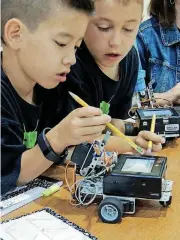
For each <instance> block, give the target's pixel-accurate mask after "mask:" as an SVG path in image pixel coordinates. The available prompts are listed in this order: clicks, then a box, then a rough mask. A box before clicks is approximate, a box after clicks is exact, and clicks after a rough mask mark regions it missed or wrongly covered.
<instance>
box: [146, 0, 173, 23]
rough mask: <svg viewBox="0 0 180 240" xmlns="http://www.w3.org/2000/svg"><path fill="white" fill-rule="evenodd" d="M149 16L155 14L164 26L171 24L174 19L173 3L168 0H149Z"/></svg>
mask: <svg viewBox="0 0 180 240" xmlns="http://www.w3.org/2000/svg"><path fill="white" fill-rule="evenodd" d="M149 11H150V15H151V16H155V17H156V18H157V19H158V20H159V22H160V24H161V25H162V26H165V27H170V26H172V25H173V24H174V23H175V21H176V8H175V3H174V4H172V3H171V1H170V0H151V2H150V5H149Z"/></svg>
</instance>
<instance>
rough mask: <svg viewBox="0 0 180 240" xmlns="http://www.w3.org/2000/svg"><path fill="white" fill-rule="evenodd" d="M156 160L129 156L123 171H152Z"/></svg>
mask: <svg viewBox="0 0 180 240" xmlns="http://www.w3.org/2000/svg"><path fill="white" fill-rule="evenodd" d="M154 161H155V160H153V159H143V158H142V159H139V158H138V159H137V158H127V159H126V161H125V163H124V166H123V167H122V169H121V171H122V172H141V173H151V170H152V167H153V164H154Z"/></svg>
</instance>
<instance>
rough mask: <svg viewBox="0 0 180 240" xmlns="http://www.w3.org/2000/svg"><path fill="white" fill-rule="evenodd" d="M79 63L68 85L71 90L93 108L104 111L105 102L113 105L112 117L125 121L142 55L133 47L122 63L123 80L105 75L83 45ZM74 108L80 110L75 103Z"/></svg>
mask: <svg viewBox="0 0 180 240" xmlns="http://www.w3.org/2000/svg"><path fill="white" fill-rule="evenodd" d="M76 56H77V62H76V64H75V65H73V66H72V67H71V72H70V74H69V75H68V77H67V82H66V83H65V84H66V85H67V87H68V90H69V91H71V92H73V93H75V94H77V95H78V96H79V97H81V98H82V99H83V100H84V101H86V102H87V103H88V104H89V105H91V106H95V107H100V103H101V102H102V101H106V102H109V101H110V100H111V101H110V103H111V106H110V113H109V115H110V116H111V117H112V118H118V119H125V118H127V117H128V114H127V113H128V110H129V109H130V107H131V101H132V96H133V93H134V89H135V85H136V82H137V76H138V62H139V61H138V55H137V52H136V49H135V48H134V47H133V48H132V49H131V51H130V52H129V53H128V54H127V56H126V57H125V58H124V59H123V60H122V61H121V62H120V63H119V80H118V81H114V80H112V79H111V78H109V77H108V76H107V75H105V74H104V73H103V72H102V71H101V69H100V68H99V67H98V65H97V64H96V62H95V60H94V58H93V57H92V55H91V53H90V52H89V50H88V48H87V47H86V45H85V43H84V42H83V43H82V45H81V47H80V49H78V51H77V55H76ZM74 107H78V105H77V104H76V103H74Z"/></svg>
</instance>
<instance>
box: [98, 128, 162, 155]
mask: <svg viewBox="0 0 180 240" xmlns="http://www.w3.org/2000/svg"><path fill="white" fill-rule="evenodd" d="M130 138H131V139H132V140H133V142H135V143H136V144H137V145H138V146H140V147H142V148H143V149H145V150H147V149H148V142H149V140H151V141H152V142H153V149H152V151H153V152H158V151H160V150H161V149H162V144H163V143H165V140H164V139H163V138H162V137H160V136H158V135H156V134H155V133H151V132H149V131H141V132H140V133H139V134H138V136H136V137H130ZM100 139H101V140H102V139H103V136H101V137H100ZM106 150H107V151H116V152H118V153H119V154H122V153H126V152H133V153H137V152H135V150H134V149H133V148H132V147H131V146H130V145H129V144H128V143H127V142H126V141H125V140H124V139H122V138H120V137H117V136H111V137H110V139H109V141H108V143H107V145H106Z"/></svg>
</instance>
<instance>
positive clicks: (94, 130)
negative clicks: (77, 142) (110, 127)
mask: <svg viewBox="0 0 180 240" xmlns="http://www.w3.org/2000/svg"><path fill="white" fill-rule="evenodd" d="M105 128H106V125H99V126H93V127H92V126H91V127H83V128H80V129H78V134H79V135H80V136H86V135H94V134H99V133H102V131H103V130H104V129H105Z"/></svg>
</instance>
